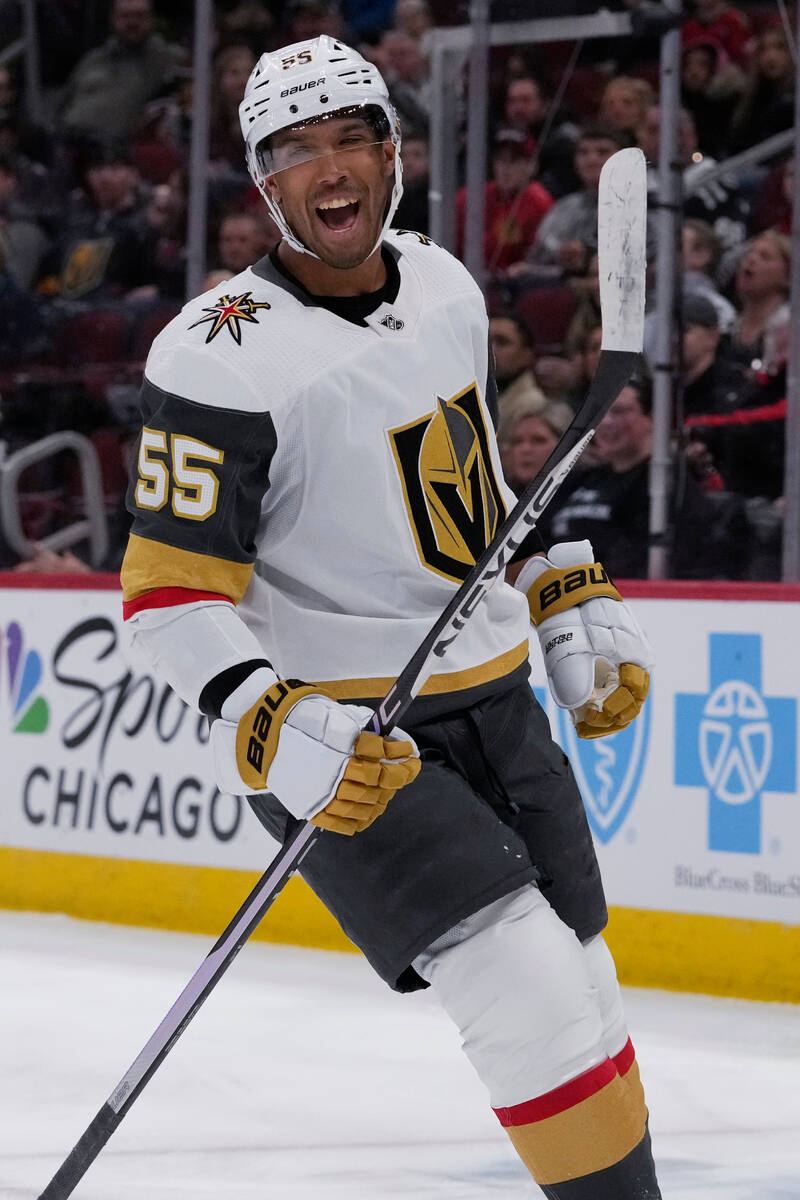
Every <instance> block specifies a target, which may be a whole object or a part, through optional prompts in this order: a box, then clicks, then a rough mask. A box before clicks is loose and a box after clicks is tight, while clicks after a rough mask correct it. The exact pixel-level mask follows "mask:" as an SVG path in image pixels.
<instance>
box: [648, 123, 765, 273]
mask: <svg viewBox="0 0 800 1200" xmlns="http://www.w3.org/2000/svg"><path fill="white" fill-rule="evenodd" d="M660 144H661V109H660V108H659V107H658V105H655V104H654V105H653V106H652V107H651V108H649V109H648V110H647V113H646V115H645V120H644V124H643V125H642V127H641V129H640V131H639V145H640V146H641V148H642V150H643V151H644V153H645V156H646V158H647V159H648V160H649V162H650V164H651V166H650V168H649V170H648V174H647V190H648V192H649V194H650V197H651V200H652V202H653V203H654V204H655V203H657V201H658V192H659V179H658V170H657V164H658V158H659V151H660ZM678 162H679V164H680V166H681V167H682V168H683V194H684V202H683V215H684V217H695V218H697V219H699V220H701V221H706V222H707V223H708V224H709V225H710V226H711V228H712V229H713V230H714V233H715V234H716V236H717V237H718V238H719V241H720V243H721V245H722V249H723V251H730V250H735V249H736V248H737V247H739V246H741V244H742V243H743V242H744V240H745V238H746V236H747V225H748V220H749V216H750V207H749V204H748V203H747V201H746V200H745V199H744V197H743V196H742V195H740V193H739V192H738V191H737V190H736V188H735V187H731V186H728V184H725V183H723V182H722V180H720V179H715V180H714V181H712V182H711V183H709V184H708V185H706V186H703V176H704V175H706V174H707V173H708V172H709V170H710V169H711V168H712V167H715V166H716V165H717V164H716V162H715V161H714V159H713V158H708V157H704V156H703V155H702V154H701V153H700V151H699V149H698V146H697V130H696V129H695V125H694V121H693V119H692V117H691V114H690V113H688V112H687V111H686V109H685V108H682V109H681V110H680V111H679V113H678Z"/></svg>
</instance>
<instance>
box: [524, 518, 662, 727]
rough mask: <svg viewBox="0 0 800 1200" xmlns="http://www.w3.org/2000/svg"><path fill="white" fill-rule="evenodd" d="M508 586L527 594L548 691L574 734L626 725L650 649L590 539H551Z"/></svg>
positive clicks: (635, 710)
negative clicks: (547, 547)
mask: <svg viewBox="0 0 800 1200" xmlns="http://www.w3.org/2000/svg"><path fill="white" fill-rule="evenodd" d="M514 586H515V587H517V588H518V589H519V590H520V591H522V592H525V594H526V596H527V600H528V608H529V609H530V614H531V620H532V622H533V624H534V625H535V626H536V632H537V634H538V636H539V644H540V645H541V647H542V654H543V656H544V665H545V670H546V671H547V679H548V683H549V685H550V692H551V694H552V696H553V699H554V700H555V702H556V704H557V705H558V706H559V707H560V708H566V709H569V711H570V713H571V714H572V720H573V722H574V724H575V729H576V732H577V734H578V737H581V738H597V737H605V736H606V735H607V734H610V733H617V732H618V731H619V730H620V729H624V728H625V727H626V726H627V725H629V724H630V723H631V721H633V720H634V718H635V717H637V716H638V715H639V713H640V711H641V708H642V705H643V704H644V702H645V700H646V699H647V692H648V689H649V686H650V671H651V670H652V667H653V651H652V649H651V647H650V643H649V642H648V640H647V638H646V637H645V635H644V633H643V632H642V629H641V627H640V626H639V622H638V621H637V620H636V617H635V616H634V615H633V613H632V612H631V610H630V608H629V607H628V605H627V604H626V603H625V602H624V600H623V599H622V597H621V596H620V594H619V592H618V591H617V589H616V588H615V587H614V584H613V583H612V582H611V580H610V579H609V577H608V574H607V572H606V571H605V569H604V568H603V566H602V565H601V564H600V563H597V562H595V561H594V552H593V550H592V547H591V543H590V542H588V541H584V542H561V543H560V544H559V545H557V546H553V548H552V549H551V550H550V552H549V554H548V557H547V558H532V559H530V560H529V562H527V563H526V564H525V566H524V567H523V569H522V571H520V573H519V575H518V577H517V580H516V583H515V585H514Z"/></svg>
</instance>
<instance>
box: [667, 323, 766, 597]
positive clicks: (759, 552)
mask: <svg viewBox="0 0 800 1200" xmlns="http://www.w3.org/2000/svg"><path fill="white" fill-rule="evenodd" d="M788 331H789V326H788V322H786V323H784V324H783V325H782V326H779V327H778V328H777V329H776V330H775V332H774V335H773V337H772V339H771V340H772V347H771V359H770V360H769V361H768V362H767V363H766V364H765V365H766V367H767V369H766V370H764V371H761V372H759V373H758V374H757V375H756V376H755V377H754V378H753V380H752V381H751V383H750V386H749V387H745V388H741V389H740V390H739V394H738V396H737V395H734V394H732V393H731V394H728V395H724V394H723V395H720V393H719V392H718V391H717V392H714V391H713V390H712V391H711V393H710V394H709V395H707V396H706V405H705V407H704V408H703V409H701V410H698V411H695V412H694V413H692V414H691V415H690V416H688V417H687V418H686V421H685V433H686V435H687V437H688V439H689V441H688V444H687V448H686V456H687V459H688V461H689V463H690V465H691V467H692V469H693V471H694V473H695V475H696V477H697V478H698V479H699V480H700V483H701V486H703V487H707V488H709V487H710V488H713V489H728V494H730V493H735V494H738V495H739V496H742V497H744V500H745V505H746V511H747V518H748V523H749V529H748V539H747V540H748V554H747V558H748V564H747V571H748V577H749V578H751V579H779V578H780V556H781V531H782V508H783V500H782V495H783V477H784V461H785V456H786V410H787V402H786V390H785V389H786V357H787V352H788ZM702 398H703V396H702V392H701V393H700V395H699V399H700V400H702Z"/></svg>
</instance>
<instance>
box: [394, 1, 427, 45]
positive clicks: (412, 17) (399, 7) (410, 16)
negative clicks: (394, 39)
mask: <svg viewBox="0 0 800 1200" xmlns="http://www.w3.org/2000/svg"><path fill="white" fill-rule="evenodd" d="M433 25H434V20H433V15H432V13H431V10H430V6H429V4H428V2H427V0H397V4H396V5H395V9H394V27H395V29H397V30H398V32H399V33H405V34H407V35H408V37H411V38H413V39H414V41H415V42H417V43H418V45H419V48H420V50H421V51H422V53H423V54H424V55H426V56H427V54H428V48H429V42H430V32H431V30H432V29H433Z"/></svg>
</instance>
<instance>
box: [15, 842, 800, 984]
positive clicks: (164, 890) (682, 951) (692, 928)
mask: <svg viewBox="0 0 800 1200" xmlns="http://www.w3.org/2000/svg"><path fill="white" fill-rule="evenodd" d="M264 865H265V867H266V865H267V864H266V861H265V864H264ZM258 878H259V875H258V872H256V871H234V870H228V869H222V868H217V867H192V866H185V865H179V864H173V863H154V862H137V861H131V860H129V859H122V858H95V857H93V856H90V855H78V854H54V853H48V852H45V851H40V850H17V849H13V848H11V847H7V846H0V908H7V909H19V910H24V911H32V912H59V913H67V914H68V915H70V916H73V917H82V918H84V919H85V920H90V921H111V922H116V923H118V924H121V925H145V926H149V927H151V928H155V929H176V930H183V931H185V932H189V933H203V934H209V935H211V936H213V937H215V938H216V937H218V936H219V934H220V933H221V932H222V930H223V929H224V928H225V926H226V925H227V924H228V922H229V921H230V919H231V917H232V916H233V915H234V913H235V912H236V910H237V909H238V907H239V905H240V904H241V903H242V901H243V900H244V899H245V897H246V896H247V895H248V894H249V892H250V890H251V889H252V888H253V886H254V885H255V883H256V881H257V880H258ZM253 937H254V938H257V939H259V940H261V941H268V942H282V943H287V944H289V945H294V946H309V947H314V948H316V949H321V950H349V951H353V950H355V947H354V946H353V944H352V942H350V941H349V939H348V938H347V937H345V935H344V933H342V931H341V929H340V928H339V925H338V924H337V922H336V921H335V920H334V919H333V917H332V916H331V915H330V913H328V911H327V910H326V909H325V908H324V907H323V905H322V904H321V903H320V902H319V900H317V898H316V897H315V896H314V894H313V893H312V892H311V890H310V889H309V888H308V887H307V885H306V884H305V883H304V882H303V880H302V879H300V878H299V877H298V876H294V877H293V878H292V879H290V880H289V883H288V884H287V886H286V888H285V889H284V891H283V893H282V894H281V895H280V896H279V897H278V899H277V900H276V901H275V903H274V904H273V905H272V907H271V908H270V910H269V912H268V913H267V915H266V916H265V918H264V920H263V921H262V923H261V925H259V927H258V928H257V929H256V931H255V933H254V934H253ZM606 940H607V941H608V944H609V946H610V947H611V950H612V952H613V954H614V957H615V959H616V962H617V968H618V971H619V977H620V979H621V981H622V982H623V983H625V984H628V985H630V986H632V987H654V988H667V989H669V990H672V991H679V992H706V993H708V994H710V995H717V996H740V997H743V998H745V999H749V1000H779V1001H790V1002H794V1003H800V926H798V925H782V924H780V923H779V922H777V921H744V920H739V919H735V918H732V917H708V916H699V915H696V914H692V913H668V912H656V911H653V910H650V909H640V908H612V909H611V919H610V921H609V925H608V929H607V930H606Z"/></svg>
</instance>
